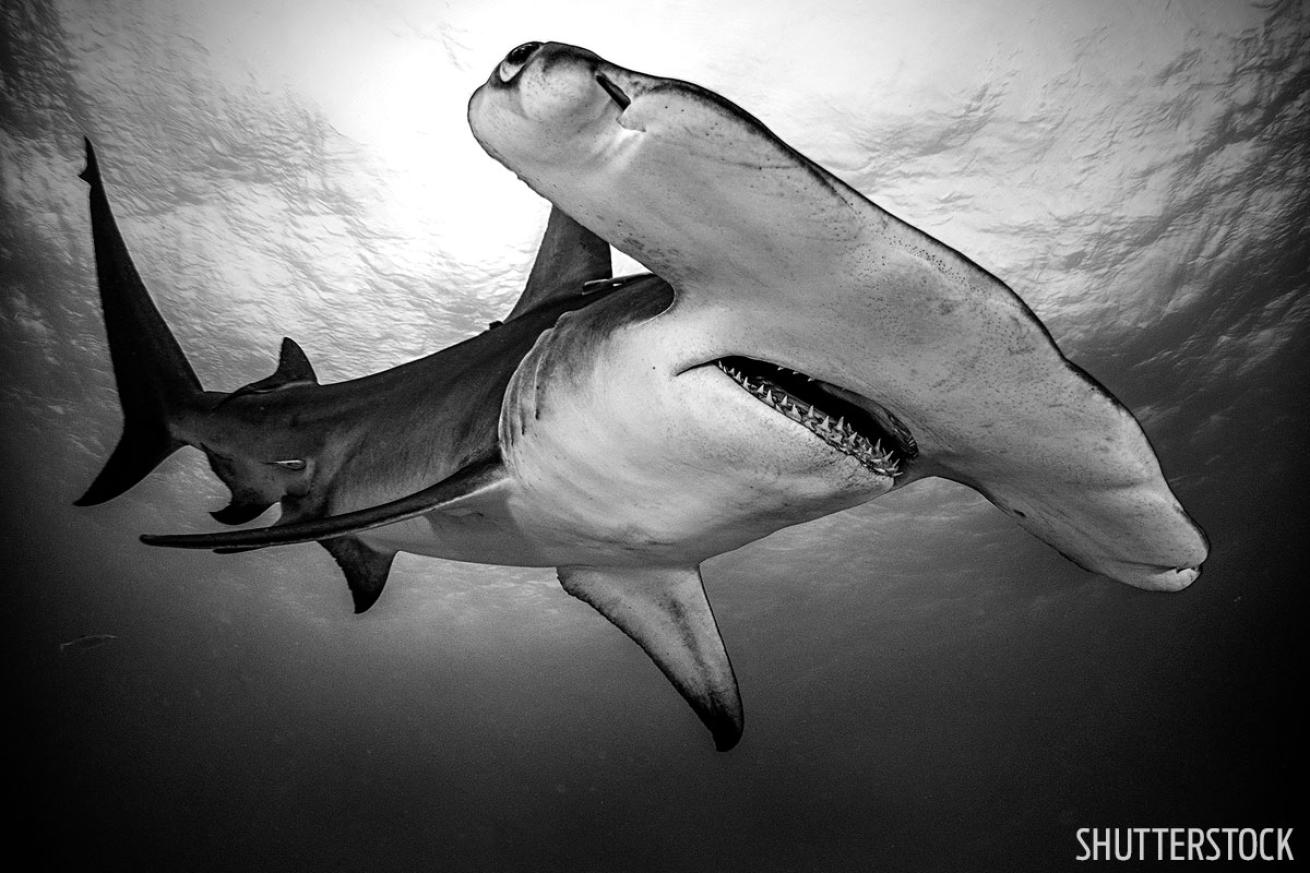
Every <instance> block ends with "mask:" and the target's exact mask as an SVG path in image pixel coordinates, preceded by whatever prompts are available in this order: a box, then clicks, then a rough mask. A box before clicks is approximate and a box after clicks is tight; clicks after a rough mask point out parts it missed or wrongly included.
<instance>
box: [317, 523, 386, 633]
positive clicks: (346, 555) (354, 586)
mask: <svg viewBox="0 0 1310 873" xmlns="http://www.w3.org/2000/svg"><path fill="white" fill-rule="evenodd" d="M318 544H319V545H320V546H322V547H323V548H325V549H327V550H328V554H330V555H331V556H332V557H333V558H335V559H336V562H337V565H338V566H340V567H341V572H342V573H344V574H345V576H346V585H348V586H350V596H351V597H352V598H353V599H354V601H355V613H356V614H359V613H361V612H365V611H366V610H367V609H368V608H369V607H370V606H372V605H373V604H374V603H377V599H378V598H379V597H381V596H382V588H383V587H384V586H385V585H386V584H387V575H388V574H389V573H390V572H391V562H392V561H393V560H395V557H396V552H395V550H394V549H393V550H390V551H383V550H381V549H375V548H373V547H372V546H369V545H365V544H364V542H363V541H362V540H361V539H360V538H359V537H334V538H333V539H330V540H319V543H318Z"/></svg>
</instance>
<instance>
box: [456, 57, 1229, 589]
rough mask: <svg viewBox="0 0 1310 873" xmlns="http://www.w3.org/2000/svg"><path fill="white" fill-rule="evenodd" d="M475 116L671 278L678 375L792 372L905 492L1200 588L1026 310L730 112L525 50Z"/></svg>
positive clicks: (1108, 408)
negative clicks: (962, 492) (937, 485)
mask: <svg viewBox="0 0 1310 873" xmlns="http://www.w3.org/2000/svg"><path fill="white" fill-rule="evenodd" d="M469 123H470V126H471V128H472V131H473V134H474V136H475V138H476V139H477V140H478V142H479V143H480V144H481V145H482V146H483V148H484V149H485V150H486V151H487V152H488V153H489V154H491V155H492V156H493V157H495V158H496V159H497V160H499V161H501V162H502V163H503V164H505V165H506V166H507V167H508V168H509V169H511V170H512V171H513V172H514V173H516V174H517V175H518V176H519V177H520V178H521V179H523V181H524V182H526V183H527V184H528V185H529V186H530V187H531V188H533V189H534V190H535V191H537V192H538V193H540V194H542V195H543V196H545V197H546V198H547V199H549V200H551V201H552V202H553V203H555V204H556V206H558V207H559V208H560V209H562V210H564V211H565V212H567V213H568V214H569V215H571V216H572V217H573V218H575V219H576V220H577V221H578V222H579V223H581V224H582V225H584V226H585V227H587V228H589V229H590V230H592V231H593V232H595V233H597V234H598V235H599V236H601V237H603V238H604V239H606V240H608V241H609V242H610V243H611V244H613V245H614V246H615V247H616V248H618V249H620V250H622V251H624V252H626V253H627V254H629V255H631V256H633V257H634V258H636V259H637V260H639V261H641V262H642V263H643V264H644V265H645V266H647V267H648V268H650V269H651V270H652V271H654V272H655V273H656V274H658V275H660V276H661V277H663V278H664V279H666V280H667V281H668V282H669V283H670V285H671V286H672V288H673V292H674V298H675V299H674V302H673V304H672V305H671V306H670V307H669V309H668V311H667V313H666V314H663V315H661V316H659V317H658V318H665V319H668V322H669V325H668V326H669V328H670V329H669V331H668V335H667V337H666V342H667V343H669V344H670V345H672V346H675V347H688V346H690V347H692V348H694V351H693V350H691V349H689V352H690V353H689V354H688V355H687V357H688V369H687V370H685V371H684V372H687V373H690V372H694V369H695V367H694V364H693V362H694V361H695V360H696V359H700V360H699V365H700V366H706V365H710V364H713V365H714V366H716V367H718V366H720V365H721V364H723V363H729V364H738V363H739V362H740V365H738V366H736V367H735V375H736V376H740V375H741V374H743V373H746V374H751V375H747V378H746V379H745V380H744V381H743V384H742V385H741V386H740V387H742V388H744V390H745V391H747V392H748V393H750V392H751V390H752V384H753V379H754V376H755V375H758V376H760V377H761V378H763V379H765V380H767V381H775V382H776V381H777V380H776V379H775V378H774V377H775V376H777V375H778V374H781V375H783V376H784V377H785V378H787V379H791V378H793V377H792V375H791V374H798V376H797V378H799V379H800V380H802V382H803V384H805V385H807V386H809V385H817V386H818V389H819V390H820V392H821V394H822V396H823V397H832V398H838V399H840V400H841V401H842V402H843V403H845V404H847V407H846V408H853V409H856V410H859V411H860V413H861V414H862V416H863V420H864V421H866V422H872V423H874V424H876V425H877V426H878V430H879V432H880V435H881V436H876V437H875V439H879V438H880V439H881V443H882V448H883V449H884V450H886V449H888V448H889V447H890V448H891V449H892V451H891V452H890V456H889V458H888V467H887V471H888V472H889V473H891V475H892V478H893V479H894V480H895V484H896V485H902V484H905V483H907V482H909V481H911V480H913V479H915V478H918V477H921V476H927V475H938V476H943V477H946V478H950V479H954V480H956V481H959V482H962V483H964V484H966V485H969V486H971V487H973V488H975V489H977V490H978V491H980V492H981V493H983V494H984V495H985V496H987V497H988V498H989V499H990V500H991V501H992V502H993V503H994V504H995V505H996V506H997V507H999V508H1000V509H1001V510H1002V511H1004V512H1006V513H1007V514H1008V515H1010V516H1011V517H1012V518H1014V519H1015V520H1016V521H1017V522H1018V523H1019V524H1020V525H1021V526H1023V527H1024V528H1026V529H1027V530H1029V531H1030V532H1032V533H1034V534H1035V535H1037V536H1038V537H1040V538H1041V539H1043V540H1045V541H1046V542H1048V543H1049V544H1050V545H1052V546H1053V547H1055V548H1056V549H1058V550H1059V551H1060V552H1061V553H1062V554H1064V555H1065V556H1066V557H1068V558H1070V559H1071V560H1073V561H1074V562H1076V563H1078V564H1079V565H1081V566H1083V567H1084V568H1086V569H1089V570H1091V571H1093V572H1097V573H1100V574H1103V575H1105V576H1109V577H1111V578H1114V579H1117V580H1119V581H1122V582H1125V583H1128V584H1131V585H1134V586H1137V587H1141V588H1146V589H1153V590H1176V589H1178V588H1182V587H1186V586H1187V585H1188V584H1190V583H1191V581H1193V580H1194V579H1195V578H1196V577H1197V575H1198V574H1199V572H1200V565H1201V563H1202V562H1203V561H1204V559H1205V556H1206V553H1207V545H1206V541H1205V538H1204V535H1203V534H1202V533H1201V532H1200V530H1199V529H1198V528H1197V527H1196V525H1195V524H1194V523H1193V522H1192V521H1191V519H1190V518H1188V516H1187V515H1186V513H1185V512H1184V511H1183V509H1182V508H1181V506H1180V505H1179V504H1178V502H1177V500H1176V498H1175V497H1174V495H1173V494H1172V492H1171V491H1170V489H1169V486H1168V484H1167V483H1166V482H1165V480H1164V477H1163V475H1162V473H1161V471H1160V466H1159V463H1158V461H1157V460H1156V457H1155V454H1154V451H1153V450H1152V448H1151V446H1150V444H1149V442H1148V441H1147V439H1146V437H1145V434H1144V433H1143V432H1142V429H1141V427H1140V425H1139V424H1138V422H1137V421H1136V420H1135V419H1134V417H1133V416H1132V414H1131V413H1130V412H1129V411H1128V410H1127V409H1126V408H1125V407H1124V406H1123V405H1122V404H1120V403H1119V402H1118V401H1117V400H1116V399H1115V398H1114V397H1113V396H1112V395H1111V394H1110V393H1109V392H1108V391H1107V390H1106V389H1105V388H1103V387H1102V386H1101V385H1099V384H1098V383H1097V382H1096V381H1095V380H1094V379H1092V378H1091V377H1090V376H1089V375H1088V374H1086V373H1085V372H1084V371H1083V370H1081V369H1080V368H1078V367H1077V366H1076V365H1074V364H1072V363H1071V362H1070V361H1068V360H1067V359H1066V358H1065V357H1064V355H1063V354H1062V353H1061V352H1060V350H1059V349H1058V347H1057V346H1056V345H1055V342H1054V340H1053V339H1052V337H1051V336H1050V334H1049V332H1048V331H1047V330H1046V328H1045V327H1044V326H1043V325H1042V324H1041V322H1040V321H1038V319H1037V318H1036V316H1035V315H1034V314H1033V312H1032V310H1031V309H1029V308H1028V306H1027V305H1026V304H1024V302H1023V301H1022V300H1021V299H1020V298H1019V297H1018V296H1017V295H1015V294H1014V292H1013V291H1011V290H1010V289H1009V288H1008V287H1007V286H1006V285H1005V284H1004V283H1002V282H1001V281H1000V280H998V279H997V278H996V277H994V276H992V275H991V274H989V273H988V272H986V271H985V270H983V269H982V268H980V267H979V266H978V265H976V264H975V263H973V262H972V261H970V260H969V259H968V258H966V257H964V256H963V255H961V254H960V253H958V252H956V251H955V250H953V249H951V248H950V247H948V246H946V245H944V244H942V243H941V242H939V241H938V240H936V239H934V238H932V237H930V236H928V235H927V234H925V233H923V232H921V231H919V230H917V229H915V228H913V227H911V226H910V225H908V224H906V223H904V222H902V221H900V220H898V219H897V218H895V217H894V216H892V215H890V214H888V213H887V212H885V211H883V210H882V209H880V208H879V207H877V206H876V205H874V204H873V203H871V202H870V201H868V200H867V199H866V198H864V197H863V195H861V194H860V193H859V192H857V191H855V190H854V189H852V188H850V187H849V186H848V185H846V184H845V183H843V182H842V181H840V180H839V179H837V178H836V177H834V176H833V175H832V174H830V173H828V172H827V171H826V170H824V169H823V168H822V167H820V166H818V165H817V164H815V163H814V162H813V161H811V160H809V159H808V158H806V157H805V156H803V155H802V154H800V153H799V152H797V151H796V150H795V149H793V148H792V147H790V146H788V145H787V144H786V143H784V142H783V141H782V140H780V139H779V138H778V137H777V136H775V135H774V134H773V133H772V132H771V131H769V130H768V129H767V128H766V127H765V126H764V125H763V124H762V123H760V121H759V120H758V119H756V118H754V117H753V116H751V115H750V114H749V113H747V112H745V111H744V110H742V109H740V108H739V107H737V106H736V105H734V104H733V103H731V102H730V101H728V100H726V99H725V98H723V97H721V96H719V95H717V94H714V93H713V92H710V91H708V90H706V89H704V88H702V87H699V86H697V85H693V84H691V83H687V82H681V81H678V80H674V79H665V78H659V77H655V76H650V75H646V74H643V73H638V72H635V71H632V70H628V69H625V68H623V67H619V66H617V65H615V64H612V63H610V62H608V61H605V60H604V59H602V58H600V57H599V56H597V55H596V54H594V53H593V52H590V51H587V50H585V49H581V48H577V47H574V46H569V45H564V44H559V43H526V44H524V45H522V46H519V47H518V48H516V49H514V50H513V51H511V52H510V53H509V54H508V55H507V56H506V57H505V58H504V59H503V60H502V61H501V62H500V63H499V64H498V65H497V66H496V67H495V69H494V70H493V71H492V74H491V76H490V77H489V78H488V80H487V81H486V83H484V84H483V85H482V86H481V87H480V88H478V89H477V91H476V92H475V93H474V94H473V95H472V97H471V99H470V101H469ZM658 318H657V319H656V320H658ZM675 322H676V325H677V327H676V329H674V323H675ZM724 375H727V376H729V378H732V377H733V375H734V374H733V373H731V372H729V371H727V370H725V371H724ZM739 381H740V380H739ZM781 384H783V387H784V390H786V388H787V386H788V385H790V384H798V383H792V382H785V383H781ZM818 405H819V407H820V408H822V404H818ZM724 408H727V407H724ZM771 411H772V412H774V413H775V414H785V413H778V412H777V410H776V409H775V410H771ZM848 420H849V419H848ZM875 454H878V453H877V452H875Z"/></svg>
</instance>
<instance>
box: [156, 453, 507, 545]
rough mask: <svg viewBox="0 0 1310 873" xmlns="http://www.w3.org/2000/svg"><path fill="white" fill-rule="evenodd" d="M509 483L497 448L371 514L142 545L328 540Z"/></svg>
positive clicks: (371, 510)
mask: <svg viewBox="0 0 1310 873" xmlns="http://www.w3.org/2000/svg"><path fill="white" fill-rule="evenodd" d="M505 481H506V472H505V465H504V463H503V462H502V461H501V457H500V449H499V448H495V449H491V450H489V451H488V452H487V453H486V454H484V455H483V456H481V457H480V458H477V459H475V460H473V461H471V462H469V463H468V464H466V465H465V466H464V467H462V468H460V470H459V471H457V472H455V473H453V474H451V475H450V476H447V477H446V478H445V479H443V480H441V481H440V482H438V483H436V484H435V485H429V486H428V487H427V488H424V489H422V490H421V491H415V492H414V493H413V494H410V495H409V496H408V497H401V498H399V499H397V500H392V501H390V502H387V503H382V504H379V505H377V506H373V507H370V508H368V509H359V510H355V511H354V512H346V513H342V514H341V515H329V516H327V517H325V518H315V519H310V520H308V521H295V522H291V523H289V524H276V525H273V526H272V527H262V528H256V529H254V530H239V531H232V532H230V533H216V534H168V535H164V536H159V535H152V534H143V535H142V536H141V542H143V543H145V544H146V545H149V546H167V547H170V548H174V549H215V550H221V551H241V550H245V549H262V548H266V547H268V546H289V545H292V544H294V543H308V542H313V541H315V540H327V539H332V538H334V537H340V536H344V535H345V534H351V533H358V532H359V531H364V530H372V529H373V528H375V527H384V526H386V525H388V524H395V523H396V522H398V521H405V520H406V519H410V518H415V517H416V516H420V515H424V514H425V513H428V512H434V511H436V510H440V509H443V508H450V507H452V506H454V505H456V504H458V503H460V502H462V501H463V500H465V499H466V498H474V497H478V496H481V495H484V494H486V493H487V492H488V491H490V490H491V489H493V488H495V487H496V486H498V485H500V484H501V483H503V482H505Z"/></svg>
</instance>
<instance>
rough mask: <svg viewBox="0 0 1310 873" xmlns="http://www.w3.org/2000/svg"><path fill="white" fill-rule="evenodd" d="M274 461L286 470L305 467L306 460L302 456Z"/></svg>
mask: <svg viewBox="0 0 1310 873" xmlns="http://www.w3.org/2000/svg"><path fill="white" fill-rule="evenodd" d="M273 463H274V464H277V465H278V466H279V467H281V468H282V469H284V470H303V469H305V461H304V460H303V459H302V458H287V459H286V460H285V461H274V462H273Z"/></svg>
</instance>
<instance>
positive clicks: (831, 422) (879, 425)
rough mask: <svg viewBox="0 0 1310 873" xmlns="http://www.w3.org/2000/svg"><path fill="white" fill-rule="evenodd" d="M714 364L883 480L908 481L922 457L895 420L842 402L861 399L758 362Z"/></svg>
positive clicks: (734, 358) (741, 359)
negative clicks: (911, 468) (916, 460)
mask: <svg viewBox="0 0 1310 873" xmlns="http://www.w3.org/2000/svg"><path fill="white" fill-rule="evenodd" d="M714 363H715V365H716V366H717V367H718V368H719V369H720V370H722V371H723V372H724V373H726V374H727V375H728V376H730V377H732V379H733V381H735V382H736V383H737V384H738V385H740V386H741V387H742V388H744V389H745V390H746V391H748V392H750V394H751V395H752V396H753V397H755V398H756V399H757V400H759V401H760V402H761V403H764V404H766V405H767V406H770V407H772V408H773V409H775V410H777V411H778V412H780V413H782V414H783V415H785V416H786V417H787V418H790V419H791V420H792V421H794V422H797V423H798V424H800V425H802V426H804V427H805V428H806V429H807V430H808V431H810V432H811V433H813V434H814V435H815V436H817V437H818V438H819V439H821V440H823V441H824V442H825V443H827V444H828V445H830V446H832V447H833V448H834V449H837V451H839V452H842V453H844V454H847V455H850V456H851V457H852V458H854V459H855V460H857V461H859V462H860V463H861V464H863V465H864V466H865V467H866V468H867V469H868V470H870V471H872V472H874V473H877V474H878V475H880V476H888V477H891V478H893V479H895V478H897V477H899V476H903V475H904V474H905V471H906V464H907V463H908V462H909V461H911V460H913V459H914V458H915V457H916V456H917V455H918V454H919V450H918V447H917V446H916V445H915V442H914V438H913V437H912V436H911V435H910V432H909V431H908V430H906V428H905V426H904V425H903V424H901V422H900V421H899V420H897V418H896V417H895V416H894V415H892V414H891V413H890V412H887V411H886V410H884V409H882V408H881V407H876V408H875V409H872V410H871V409H867V408H865V407H864V406H862V405H856V404H855V403H854V402H852V401H851V400H848V399H845V398H844V397H843V396H841V395H847V396H850V397H854V396H855V395H851V394H850V392H847V391H843V390H842V389H840V388H838V387H836V386H835V385H829V384H827V383H826V382H821V381H819V380H817V379H814V378H812V377H810V376H806V375H805V374H804V373H798V372H796V371H795V370H789V369H787V368H786V367H779V366H776V365H774V364H768V363H765V362H763V361H757V360H755V359H754V358H745V357H740V356H735V355H734V356H731V357H726V358H719V359H717V360H716V361H715V362H714ZM861 399H863V398H861ZM864 402H865V403H868V401H867V400H865V401H864Z"/></svg>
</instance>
